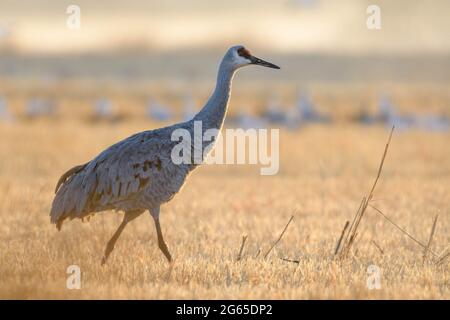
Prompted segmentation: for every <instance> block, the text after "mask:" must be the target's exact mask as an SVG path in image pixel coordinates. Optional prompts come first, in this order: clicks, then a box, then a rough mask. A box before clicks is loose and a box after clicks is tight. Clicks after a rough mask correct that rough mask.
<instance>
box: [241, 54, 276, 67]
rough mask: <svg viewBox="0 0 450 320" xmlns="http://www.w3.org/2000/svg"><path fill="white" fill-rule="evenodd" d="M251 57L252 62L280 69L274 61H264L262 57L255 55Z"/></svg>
mask: <svg viewBox="0 0 450 320" xmlns="http://www.w3.org/2000/svg"><path fill="white" fill-rule="evenodd" d="M249 59H250V61H251V64H257V65H259V66H263V67H267V68H273V69H280V67H279V66H277V65H274V64H273V63H270V62H267V61H264V60H262V59H260V58H257V57H254V56H250V58H249Z"/></svg>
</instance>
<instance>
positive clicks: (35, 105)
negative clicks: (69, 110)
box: [25, 97, 56, 118]
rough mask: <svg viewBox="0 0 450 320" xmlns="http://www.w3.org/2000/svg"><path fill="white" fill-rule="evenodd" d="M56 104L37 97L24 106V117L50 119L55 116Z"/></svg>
mask: <svg viewBox="0 0 450 320" xmlns="http://www.w3.org/2000/svg"><path fill="white" fill-rule="evenodd" d="M55 111H56V103H55V102H54V101H53V100H47V99H43V98H39V97H33V98H31V99H30V100H28V102H27V104H26V106H25V115H26V116H27V117H28V118H38V117H52V116H54V115H55Z"/></svg>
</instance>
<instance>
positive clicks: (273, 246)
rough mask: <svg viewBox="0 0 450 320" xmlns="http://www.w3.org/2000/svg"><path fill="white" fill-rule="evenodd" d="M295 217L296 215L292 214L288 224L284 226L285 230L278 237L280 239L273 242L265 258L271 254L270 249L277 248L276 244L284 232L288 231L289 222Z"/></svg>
mask: <svg viewBox="0 0 450 320" xmlns="http://www.w3.org/2000/svg"><path fill="white" fill-rule="evenodd" d="M293 219H294V216H291V218H290V219H289V221H288V223H287V224H286V226H285V227H284V229H283V231H282V232H281V234H280V236H279V237H278V239H277V240H276V241H275V242H274V243H273V244H272V246H271V247H270V248H269V250H267V252H266V254H265V255H264V259H266V258H267V256H268V255H269V253H270V251H272V249H273V248H275V246H276V245H277V244H278V242H280V240H281V238H282V237H283V235H284V233H285V232H286V230H287V228H288V226H289V224H290V223H291V221H292V220H293Z"/></svg>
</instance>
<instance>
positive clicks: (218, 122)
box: [193, 62, 235, 130]
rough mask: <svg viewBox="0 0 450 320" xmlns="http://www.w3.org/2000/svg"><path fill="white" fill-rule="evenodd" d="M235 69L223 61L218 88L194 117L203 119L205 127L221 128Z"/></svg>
mask: <svg viewBox="0 0 450 320" xmlns="http://www.w3.org/2000/svg"><path fill="white" fill-rule="evenodd" d="M234 72H235V70H234V69H232V68H230V67H229V66H228V65H227V64H225V63H223V62H222V63H221V64H220V67H219V73H218V75H217V83H216V88H215V89H214V92H213V94H212V95H211V97H210V98H209V100H208V102H207V103H206V105H205V106H204V107H203V109H202V110H200V112H199V113H197V115H196V116H195V117H194V119H193V120H194V121H202V127H203V129H204V130H205V129H212V128H216V129H219V130H220V129H221V128H222V125H223V122H224V119H225V115H226V113H227V108H228V101H229V99H230V94H231V81H232V80H233V76H234Z"/></svg>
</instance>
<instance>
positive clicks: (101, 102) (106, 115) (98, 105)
mask: <svg viewBox="0 0 450 320" xmlns="http://www.w3.org/2000/svg"><path fill="white" fill-rule="evenodd" d="M93 107H94V118H95V119H98V120H102V119H103V120H111V119H112V118H113V117H114V105H113V104H112V102H111V101H109V100H108V99H107V98H105V97H102V98H99V99H98V100H97V101H95V103H94V106H93Z"/></svg>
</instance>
